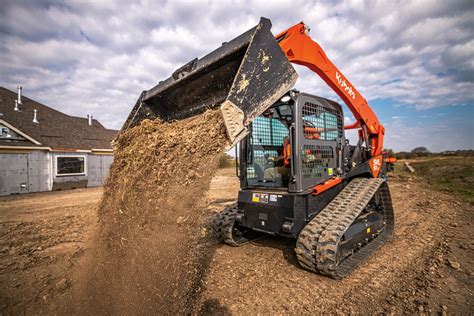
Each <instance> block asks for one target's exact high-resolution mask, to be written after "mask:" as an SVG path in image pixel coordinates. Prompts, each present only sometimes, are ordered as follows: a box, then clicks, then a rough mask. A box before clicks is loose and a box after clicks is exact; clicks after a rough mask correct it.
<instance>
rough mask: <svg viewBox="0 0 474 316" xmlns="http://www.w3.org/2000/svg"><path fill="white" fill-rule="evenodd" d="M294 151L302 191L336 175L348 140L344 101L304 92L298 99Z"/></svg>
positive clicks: (299, 187) (298, 186) (299, 185)
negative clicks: (343, 113) (345, 132)
mask: <svg viewBox="0 0 474 316" xmlns="http://www.w3.org/2000/svg"><path fill="white" fill-rule="evenodd" d="M296 115H297V118H296V137H295V138H296V139H295V147H294V148H297V150H296V151H295V153H294V159H295V162H296V164H295V169H296V174H297V177H296V180H297V188H298V191H304V190H306V189H309V188H311V187H313V186H315V185H316V184H318V183H322V182H324V181H325V180H327V179H329V178H331V177H333V176H334V175H335V172H336V169H337V168H338V167H339V159H338V158H339V157H338V155H339V153H340V151H339V148H340V147H341V144H343V142H344V139H343V138H344V133H343V115H342V109H341V107H340V105H338V104H337V103H335V102H329V101H328V100H325V99H322V98H316V97H312V96H310V95H305V94H301V95H300V96H299V97H298V100H297V102H296Z"/></svg>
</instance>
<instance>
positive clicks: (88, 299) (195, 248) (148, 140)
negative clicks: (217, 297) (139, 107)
mask: <svg viewBox="0 0 474 316" xmlns="http://www.w3.org/2000/svg"><path fill="white" fill-rule="evenodd" d="M226 144H227V139H226V132H225V126H224V124H223V120H222V117H221V113H220V111H219V110H209V111H207V112H205V113H204V114H202V115H200V116H197V117H193V118H190V119H186V120H182V121H176V122H161V121H160V120H156V121H150V120H145V121H143V122H142V123H141V124H140V125H139V126H136V127H134V128H132V129H130V130H127V131H125V132H123V133H121V134H120V135H119V137H118V138H117V140H116V150H115V160H114V163H113V165H112V167H111V169H110V176H109V178H108V180H107V183H106V186H105V192H104V196H103V198H102V201H101V203H100V207H99V210H98V216H99V230H98V231H99V233H98V236H97V242H96V246H97V248H96V249H95V251H94V258H93V259H91V260H90V262H89V269H88V270H89V271H88V272H87V279H88V280H87V282H86V283H87V285H86V286H85V288H84V289H83V291H82V292H83V293H82V296H83V297H82V298H81V302H80V305H81V307H80V308H79V311H80V312H81V313H82V312H87V313H91V312H92V313H107V314H108V313H112V314H115V313H119V314H148V313H154V314H156V313H157V312H158V313H160V314H163V313H165V314H169V313H189V312H191V310H192V304H193V299H194V296H195V295H196V293H197V292H198V291H199V288H200V278H201V273H202V269H203V265H204V264H205V263H204V262H203V260H202V258H204V257H206V252H207V251H210V250H209V248H208V247H206V245H205V240H206V236H207V235H208V229H206V228H205V227H206V225H205V223H204V221H205V220H204V216H203V215H204V212H205V207H203V205H202V199H203V197H204V194H205V192H206V191H207V190H208V188H209V185H210V181H211V179H212V177H213V175H214V173H215V171H216V169H217V165H218V156H219V154H220V153H221V152H222V151H223V149H224V148H225V146H226ZM84 300H85V301H84ZM76 311H78V310H76Z"/></svg>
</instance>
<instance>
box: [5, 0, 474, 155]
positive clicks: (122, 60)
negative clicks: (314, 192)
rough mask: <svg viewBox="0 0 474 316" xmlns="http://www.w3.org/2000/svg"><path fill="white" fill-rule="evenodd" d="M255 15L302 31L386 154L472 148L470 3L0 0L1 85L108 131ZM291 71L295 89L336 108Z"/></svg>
mask: <svg viewBox="0 0 474 316" xmlns="http://www.w3.org/2000/svg"><path fill="white" fill-rule="evenodd" d="M260 16H265V17H268V18H270V19H271V20H272V23H273V28H272V30H273V32H274V33H278V32H280V31H281V30H283V29H286V28H288V27H290V26H292V25H293V24H295V23H297V22H299V21H304V22H305V23H306V24H307V25H309V26H310V27H311V33H310V35H311V36H312V37H313V39H314V40H316V41H317V42H319V44H320V45H321V46H322V47H323V48H324V49H325V51H326V52H327V54H328V56H329V58H330V59H332V60H333V62H334V63H335V64H336V65H337V66H338V67H339V68H340V69H341V70H342V72H343V73H344V74H345V75H346V76H347V77H348V78H349V80H350V81H351V82H352V84H353V85H354V86H355V87H356V88H357V89H358V90H359V91H360V92H361V93H362V94H363V95H364V96H365V97H366V99H367V100H368V102H369V104H370V105H371V106H372V107H373V108H374V109H375V111H376V113H377V114H378V116H379V118H380V120H381V122H382V123H383V124H384V125H385V127H386V142H385V147H386V148H393V149H395V150H411V149H412V148H414V147H417V146H426V147H428V148H429V149H430V150H432V151H442V150H452V149H465V148H470V149H473V148H474V130H473V125H474V124H473V122H474V108H473V106H474V96H473V95H474V94H473V90H474V57H473V56H474V36H473V34H474V22H473V21H474V19H473V16H474V4H473V2H472V1H363V2H361V1H330V2H329V1H317V2H314V1H272V2H270V1H224V0H221V1H201V2H192V1H184V2H183V1H133V2H130V1H105V0H102V1H92V2H87V1H70V2H67V1H66V2H62V1H61V2H57V1H10V0H6V1H5V0H3V1H2V10H0V56H1V59H0V85H2V86H4V87H6V88H9V89H11V90H14V89H15V88H16V86H17V85H18V84H22V85H23V86H24V93H25V95H27V96H29V97H31V98H33V99H35V100H38V101H40V102H43V103H45V104H47V105H49V106H51V107H54V108H56V109H58V110H61V111H63V112H66V113H68V114H71V115H76V116H86V114H88V113H91V114H93V115H94V117H95V118H97V119H98V120H100V121H101V122H102V123H103V124H104V125H105V126H107V127H109V128H116V129H118V128H120V127H121V125H122V123H123V121H124V120H125V118H126V116H127V115H128V113H129V111H130V109H131V108H132V106H133V105H134V103H135V101H136V99H137V98H138V96H139V94H140V92H141V91H142V90H145V89H149V88H151V87H152V86H154V85H155V84H157V83H158V82H159V81H160V80H162V79H165V78H167V77H169V75H170V74H171V73H172V72H173V71H174V70H175V69H177V68H179V67H180V66H181V65H183V64H185V63H186V62H188V61H189V60H191V59H193V58H195V57H200V56H203V55H205V54H207V53H208V52H210V51H212V50H213V49H215V48H216V47H218V46H220V44H221V43H222V42H224V41H228V40H230V39H232V38H234V37H235V36H237V35H239V34H240V33H242V32H244V31H245V30H247V29H249V28H251V27H252V26H254V25H255V24H256V23H257V22H258V20H259V17H260ZM296 68H297V70H298V72H299V75H300V79H299V80H298V83H297V85H296V88H298V89H299V90H301V91H304V92H307V93H312V94H316V95H321V96H324V97H329V98H334V99H336V96H335V94H334V93H333V92H332V91H330V89H329V88H328V87H327V86H326V85H325V84H324V82H323V81H322V80H320V79H319V78H318V77H317V76H316V75H315V74H314V73H312V72H310V71H308V70H306V69H304V68H303V67H301V66H297V67H296ZM345 116H346V120H347V121H348V122H349V121H351V118H352V116H351V114H350V112H348V111H347V109H346V115H345ZM349 135H351V134H350V133H349ZM352 136H353V135H352ZM352 138H353V137H352Z"/></svg>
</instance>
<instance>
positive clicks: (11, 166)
mask: <svg viewBox="0 0 474 316" xmlns="http://www.w3.org/2000/svg"><path fill="white" fill-rule="evenodd" d="M77 155H81V156H84V157H85V161H86V169H85V171H86V173H85V175H74V176H59V175H56V173H57V172H56V171H57V166H56V157H58V156H77ZM113 158H114V157H113V155H96V154H89V153H72V152H48V151H41V150H31V151H29V152H25V153H10V152H8V153H2V152H0V196H4V195H11V194H24V193H31V192H44V191H51V190H63V189H73V188H84V187H94V186H101V185H103V184H104V182H105V179H106V178H107V175H108V173H109V169H110V165H111V164H112V161H113Z"/></svg>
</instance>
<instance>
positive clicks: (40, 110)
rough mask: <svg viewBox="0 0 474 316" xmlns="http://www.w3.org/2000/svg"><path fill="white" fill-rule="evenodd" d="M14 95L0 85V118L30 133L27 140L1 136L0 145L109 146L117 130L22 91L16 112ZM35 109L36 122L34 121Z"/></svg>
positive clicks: (23, 131) (54, 147) (83, 148)
mask: <svg viewBox="0 0 474 316" xmlns="http://www.w3.org/2000/svg"><path fill="white" fill-rule="evenodd" d="M16 98H17V93H16V92H13V91H10V90H8V89H6V88H3V87H0V120H1V121H4V122H6V123H7V124H9V125H11V126H12V127H14V128H15V129H17V130H18V131H20V132H21V133H20V135H21V134H22V133H23V134H26V136H29V137H27V139H28V140H26V141H25V140H23V141H12V140H0V145H4V146H25V145H28V146H29V147H50V148H52V149H53V150H92V149H112V146H111V141H112V140H113V139H114V137H115V136H116V135H117V132H118V131H116V130H110V129H106V128H105V127H104V126H103V125H102V124H100V122H99V121H97V120H95V119H93V120H92V125H89V124H88V119H87V118H83V117H75V116H70V115H67V114H65V113H62V112H59V111H57V110H54V109H52V108H50V107H48V106H46V105H44V104H41V103H39V102H36V101H34V100H32V99H30V98H27V97H25V96H23V95H22V97H21V101H22V104H21V105H19V108H20V112H17V111H15V110H14V108H15V100H16ZM35 109H36V110H37V119H38V121H39V123H33V116H34V110H35ZM2 114H3V115H2ZM22 136H25V135H22ZM34 141H36V143H35V142H34Z"/></svg>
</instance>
